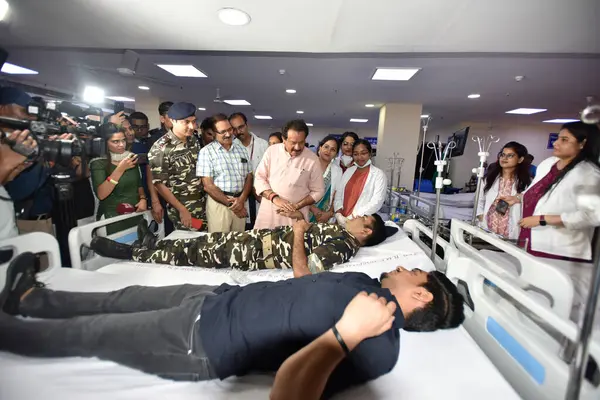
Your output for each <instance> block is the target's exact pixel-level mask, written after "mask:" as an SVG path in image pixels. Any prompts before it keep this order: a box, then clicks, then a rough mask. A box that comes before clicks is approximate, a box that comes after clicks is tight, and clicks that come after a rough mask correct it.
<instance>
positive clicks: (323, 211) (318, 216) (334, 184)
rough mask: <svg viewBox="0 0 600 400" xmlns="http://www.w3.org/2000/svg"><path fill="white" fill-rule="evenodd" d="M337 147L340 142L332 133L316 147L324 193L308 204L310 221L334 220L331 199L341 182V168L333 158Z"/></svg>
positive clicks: (333, 197)
mask: <svg viewBox="0 0 600 400" xmlns="http://www.w3.org/2000/svg"><path fill="white" fill-rule="evenodd" d="M339 148H340V143H339V142H338V140H337V139H336V137H335V136H333V135H327V136H325V137H324V138H323V140H321V142H320V143H319V147H317V156H318V157H319V165H320V166H321V169H322V170H323V182H324V183H325V194H324V195H323V197H321V200H319V201H317V202H316V203H315V204H313V205H312V206H310V214H309V218H310V222H323V223H325V222H335V218H334V209H333V200H334V199H335V194H336V192H337V190H338V189H339V186H340V184H341V183H342V169H341V168H340V166H339V165H338V164H337V162H336V160H335V156H336V154H337V152H338V150H339Z"/></svg>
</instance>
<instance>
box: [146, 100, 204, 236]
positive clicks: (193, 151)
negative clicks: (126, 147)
mask: <svg viewBox="0 0 600 400" xmlns="http://www.w3.org/2000/svg"><path fill="white" fill-rule="evenodd" d="M195 114H196V106H194V105H193V104H190V103H175V104H173V105H172V106H171V108H170V109H169V112H168V115H169V118H170V119H171V120H172V122H173V129H172V130H170V131H168V132H167V133H166V134H165V135H164V136H163V137H161V138H160V139H158V140H157V141H156V143H154V145H153V146H152V149H150V152H149V153H148V162H149V163H150V168H151V171H152V178H153V179H152V183H153V184H154V186H155V187H156V189H157V190H158V193H159V194H160V195H161V196H162V198H163V199H165V200H166V201H167V203H168V205H167V213H168V216H169V219H170V220H171V221H172V222H173V225H174V226H175V229H181V230H197V229H195V228H193V226H194V225H196V224H195V223H192V221H193V219H196V220H200V221H202V228H201V230H202V231H206V194H205V192H204V187H203V186H202V180H201V179H200V178H199V177H197V176H196V162H197V160H198V152H199V151H200V146H199V144H198V140H197V139H196V137H195V136H194V130H195V129H196V128H197V123H196V115H195ZM196 226H197V225H196Z"/></svg>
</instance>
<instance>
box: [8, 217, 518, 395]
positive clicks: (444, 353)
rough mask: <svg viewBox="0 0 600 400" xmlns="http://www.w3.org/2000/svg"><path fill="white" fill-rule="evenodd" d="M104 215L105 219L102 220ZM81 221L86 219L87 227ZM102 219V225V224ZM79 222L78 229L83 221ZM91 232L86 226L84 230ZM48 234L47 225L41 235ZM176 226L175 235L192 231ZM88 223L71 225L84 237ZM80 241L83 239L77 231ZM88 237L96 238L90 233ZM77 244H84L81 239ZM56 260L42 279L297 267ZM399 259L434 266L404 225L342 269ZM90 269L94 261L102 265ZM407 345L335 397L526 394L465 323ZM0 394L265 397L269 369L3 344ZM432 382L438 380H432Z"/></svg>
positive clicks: (232, 278)
mask: <svg viewBox="0 0 600 400" xmlns="http://www.w3.org/2000/svg"><path fill="white" fill-rule="evenodd" d="M100 222H102V221H100ZM82 228H84V227H82ZM96 228H98V227H96ZM77 229H80V228H77ZM86 232H87V231H86ZM40 235H43V234H40ZM189 235H190V233H188V232H174V233H173V234H172V236H171V238H177V237H188V236H189ZM85 236H86V235H84V234H83V233H82V232H81V231H79V232H76V233H74V234H73V238H80V241H81V242H80V243H79V245H81V244H85V243H86V242H87V241H88V240H89V238H87V237H85ZM73 240H74V241H75V242H76V240H75V239H73ZM29 242H30V237H28V235H24V236H21V237H18V238H14V239H11V240H9V241H7V242H4V243H2V244H0V246H6V245H8V246H12V247H14V248H15V250H16V251H17V252H24V251H30V250H31V248H30V245H29V244H30V243H29ZM36 243H37V248H36V249H35V250H36V251H44V250H45V251H46V252H48V253H50V254H54V253H56V252H57V251H58V250H57V249H58V248H57V247H56V246H55V240H54V238H52V237H51V236H49V235H48V236H47V237H45V238H44V240H41V237H40V236H37V237H36ZM87 243H89V242H87ZM77 248H79V247H77ZM52 260H54V261H53V262H51V263H50V268H49V269H48V270H46V271H45V272H43V273H42V274H40V276H39V279H40V280H42V281H43V282H45V283H46V284H47V285H48V287H49V288H51V289H55V290H73V291H75V290H77V291H109V290H115V289H119V288H123V287H126V286H128V285H133V284H138V285H148V286H160V285H172V284H178V283H198V284H199V283H202V284H214V285H218V284H220V283H224V282H226V283H230V284H245V283H248V282H253V281H262V280H277V279H282V278H287V277H291V275H292V272H291V271H257V272H251V273H245V274H241V273H237V274H236V273H235V272H232V271H223V270H207V269H203V268H186V267H174V266H167V265H157V264H137V263H122V262H119V263H114V262H111V260H108V264H106V265H100V264H102V263H101V262H99V261H98V260H97V261H96V263H91V262H88V261H90V260H85V261H84V262H82V263H80V267H81V269H65V268H58V262H59V261H58V260H59V258H56V257H52ZM397 265H404V266H405V267H406V268H409V269H412V268H421V269H423V270H425V271H431V270H433V269H434V268H435V267H434V265H433V263H431V261H430V260H429V258H428V257H427V256H426V255H425V253H424V252H423V251H422V250H421V248H420V247H419V246H418V245H417V244H416V243H414V242H413V241H411V240H410V239H409V238H408V236H407V235H406V233H405V232H404V231H402V230H399V231H398V232H397V233H396V234H395V235H393V236H392V237H390V238H388V239H387V240H386V242H384V243H382V244H381V245H379V246H377V247H375V248H363V249H361V250H360V251H359V254H358V255H357V257H355V258H354V259H352V260H351V261H350V262H349V263H346V264H343V265H340V266H336V267H335V268H334V271H335V272H344V271H360V272H364V273H366V274H368V275H369V276H371V277H373V278H378V277H379V275H380V274H381V272H385V271H389V270H391V269H393V268H394V267H396V266H397ZM85 268H96V270H95V271H90V270H85ZM400 347H401V354H400V358H399V361H398V363H397V365H396V367H395V368H394V369H393V371H392V372H390V373H389V374H387V375H385V376H383V377H380V378H379V379H377V380H375V381H373V382H370V383H368V384H366V385H363V386H361V387H357V388H353V389H350V390H348V391H347V392H345V393H342V394H339V395H338V396H336V399H356V400H358V399H361V400H365V399H384V400H385V399H389V400H397V399H398V398H406V399H435V398H444V399H450V400H452V399H456V400H458V399H460V400H464V399H482V398H486V399H487V400H496V399H497V400H511V399H518V398H520V397H519V396H518V394H517V393H516V392H515V390H514V389H513V388H512V387H511V386H510V384H508V382H507V381H506V380H505V379H504V378H503V377H502V375H501V374H500V373H499V372H498V370H497V369H496V368H495V367H494V365H493V364H492V363H491V362H490V360H489V359H488V358H487V357H486V356H485V354H484V353H483V352H482V351H481V350H480V348H479V347H478V345H477V344H476V342H475V341H474V340H473V339H472V338H471V337H470V336H469V334H468V333H467V331H466V330H465V329H464V328H462V327H461V328H458V329H454V330H448V331H439V332H434V333H412V332H404V331H403V332H402V333H401V346H400ZM0 380H1V382H0V398H1V399H3V400H4V399H7V400H12V399H19V400H28V399H34V398H38V397H39V395H40V393H43V394H44V396H46V397H49V398H60V399H61V400H70V399H77V400H79V399H82V398H85V399H107V398H110V399H117V400H119V399H162V398H167V397H168V398H176V399H180V400H186V399H190V400H192V399H193V400H198V399H226V398H227V399H229V398H236V399H252V400H254V399H265V398H268V392H269V388H270V385H271V384H272V377H271V376H248V377H241V378H230V379H227V380H225V381H223V382H221V381H210V382H199V383H181V382H171V381H167V380H162V379H160V378H157V377H154V376H151V375H147V374H144V373H141V372H139V371H135V370H132V369H129V368H126V367H123V366H120V365H117V364H115V363H112V362H107V361H100V360H97V359H82V358H65V359H36V358H26V357H20V356H16V355H13V354H9V353H0ZM432 382H434V383H435V384H432Z"/></svg>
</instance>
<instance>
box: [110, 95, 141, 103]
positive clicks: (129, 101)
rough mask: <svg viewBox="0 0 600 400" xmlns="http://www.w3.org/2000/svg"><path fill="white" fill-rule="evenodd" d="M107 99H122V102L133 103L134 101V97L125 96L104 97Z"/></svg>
mask: <svg viewBox="0 0 600 400" xmlns="http://www.w3.org/2000/svg"><path fill="white" fill-rule="evenodd" d="M106 98H107V99H109V100H113V101H124V102H128V103H133V102H135V99H134V98H133V97H125V96H107V97H106Z"/></svg>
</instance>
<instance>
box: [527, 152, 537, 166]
mask: <svg viewBox="0 0 600 400" xmlns="http://www.w3.org/2000/svg"><path fill="white" fill-rule="evenodd" d="M534 159H535V157H534V156H533V154H530V153H527V154H526V155H525V161H527V162H528V163H529V164H531V163H532V162H533V160H534Z"/></svg>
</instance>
